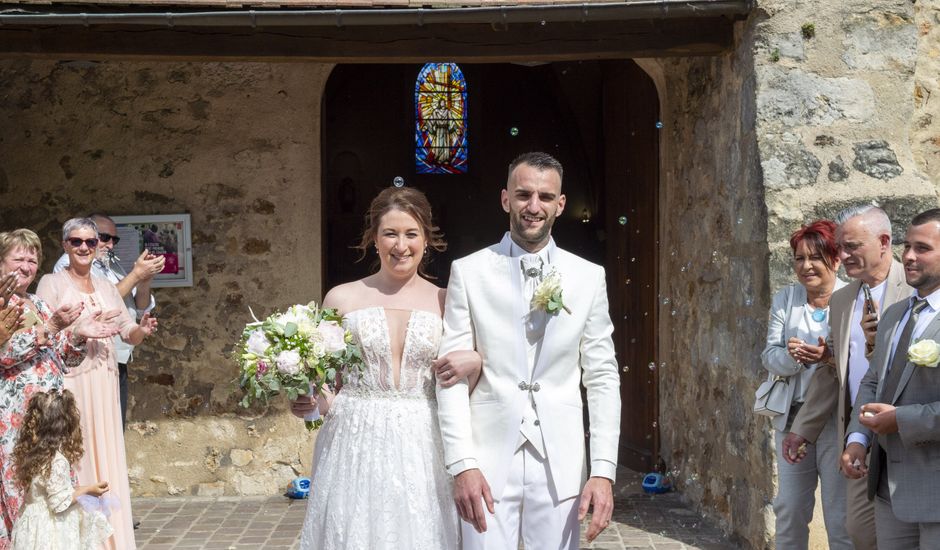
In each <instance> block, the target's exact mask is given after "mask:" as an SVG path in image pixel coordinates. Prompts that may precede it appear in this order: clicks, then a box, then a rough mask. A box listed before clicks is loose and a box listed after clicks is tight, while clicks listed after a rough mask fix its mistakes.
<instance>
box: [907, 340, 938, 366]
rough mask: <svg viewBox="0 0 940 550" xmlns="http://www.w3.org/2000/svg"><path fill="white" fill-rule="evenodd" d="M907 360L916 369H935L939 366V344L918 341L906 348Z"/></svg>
mask: <svg viewBox="0 0 940 550" xmlns="http://www.w3.org/2000/svg"><path fill="white" fill-rule="evenodd" d="M907 359H908V361H910V362H911V363H914V364H915V365H917V366H918V367H929V368H936V367H937V364H940V344H938V343H936V342H934V341H933V340H919V341H918V342H917V343H916V344H914V345H912V346H911V347H909V348H907Z"/></svg>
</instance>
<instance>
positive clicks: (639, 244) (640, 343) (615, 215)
mask: <svg viewBox="0 0 940 550" xmlns="http://www.w3.org/2000/svg"><path fill="white" fill-rule="evenodd" d="M604 65H605V67H604V68H605V71H604V85H603V110H604V151H605V154H604V158H605V160H604V174H605V181H604V188H605V192H604V196H605V199H606V200H605V212H604V218H605V228H606V232H607V235H608V239H607V262H606V267H607V284H608V293H609V296H610V313H611V317H612V319H613V321H614V327H615V328H614V343H615V346H616V348H617V357H618V359H619V361H620V383H621V386H620V396H621V399H622V413H621V417H620V458H619V462H620V463H621V464H623V465H625V466H628V467H630V468H633V469H635V470H640V471H649V470H650V469H651V468H652V467H653V466H654V465H655V463H656V462H657V459H658V451H659V429H658V425H657V422H658V418H659V399H658V376H657V368H656V367H655V366H656V365H658V362H657V353H656V317H657V309H658V308H657V285H656V266H657V264H658V258H657V251H658V246H657V239H658V232H657V227H658V219H657V218H658V216H657V211H658V206H657V193H658V182H659V132H660V129H659V128H658V127H657V125H658V124H657V123H658V121H659V116H660V115H659V99H658V96H657V94H656V87H655V84H654V83H653V81H652V80H651V79H650V78H649V76H647V75H646V73H645V72H643V70H642V69H640V67H639V66H637V65H636V63H634V62H632V61H615V62H607V63H605V64H604Z"/></svg>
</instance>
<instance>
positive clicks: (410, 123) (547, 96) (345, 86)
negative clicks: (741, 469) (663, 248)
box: [322, 60, 661, 470]
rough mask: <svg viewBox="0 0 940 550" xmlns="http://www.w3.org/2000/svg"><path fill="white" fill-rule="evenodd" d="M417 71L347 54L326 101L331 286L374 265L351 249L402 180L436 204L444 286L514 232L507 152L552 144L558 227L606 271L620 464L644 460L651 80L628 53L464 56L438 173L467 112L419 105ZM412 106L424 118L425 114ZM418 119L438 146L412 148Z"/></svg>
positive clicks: (653, 255) (648, 444)
mask: <svg viewBox="0 0 940 550" xmlns="http://www.w3.org/2000/svg"><path fill="white" fill-rule="evenodd" d="M422 68H423V66H422V65H418V64H415V65H411V64H341V65H337V66H336V68H335V69H334V70H333V73H332V74H331V76H330V79H329V81H328V83H327V86H326V91H325V93H324V101H323V111H322V148H323V150H322V152H323V155H322V158H323V178H322V185H323V189H322V197H323V218H322V219H323V220H324V226H323V236H324V244H325V246H324V258H323V263H322V265H323V268H324V281H325V285H324V286H325V288H330V287H332V286H334V285H337V284H339V283H342V282H346V281H350V280H353V279H356V278H360V277H363V276H365V275H366V274H368V273H370V271H371V269H372V263H373V261H374V259H375V256H374V254H371V255H368V254H367V255H366V257H365V258H364V259H363V260H362V261H357V260H358V259H359V256H360V254H359V251H358V250H356V249H353V248H351V247H352V246H353V245H355V244H356V243H357V242H358V236H359V233H360V231H361V229H362V220H363V214H364V213H365V210H366V208H367V207H368V204H369V202H370V201H371V199H372V197H374V196H375V195H376V194H377V193H378V192H379V191H380V190H381V189H382V188H384V187H387V186H389V185H393V184H394V182H396V180H397V181H398V182H399V183H403V184H404V185H407V186H412V187H416V188H418V189H421V190H422V191H424V192H425V193H426V194H427V195H428V197H429V199H430V201H431V204H432V206H433V208H434V214H435V217H436V219H437V222H438V224H439V225H440V226H441V229H442V230H443V232H444V233H445V236H446V239H447V241H448V245H449V247H448V250H447V251H446V252H445V253H443V254H441V255H439V256H438V257H437V258H435V260H434V262H433V263H432V264H431V265H430V269H429V272H430V273H431V275H433V276H435V277H436V278H437V279H436V281H437V283H438V284H440V285H442V286H443V285H446V284H447V278H448V273H449V266H450V262H451V261H452V260H453V259H456V258H459V257H461V256H464V255H466V254H469V253H471V252H473V251H475V250H477V249H479V248H482V247H485V246H488V245H490V244H492V243H494V242H497V241H498V240H499V239H500V238H502V235H503V233H504V232H505V231H507V230H508V221H507V216H506V214H505V213H504V212H503V210H502V208H501V207H500V203H499V194H500V190H501V189H502V188H503V187H504V186H505V183H506V168H507V165H508V164H509V162H510V161H511V160H512V159H513V158H514V157H515V156H516V155H518V154H520V153H523V152H527V151H545V152H547V153H550V154H552V155H553V156H555V157H556V158H558V159H559V160H560V161H561V163H562V164H563V165H564V167H565V177H564V184H563V192H564V193H565V194H566V195H567V200H568V202H567V206H566V209H565V212H564V214H563V215H562V216H561V217H559V219H558V220H557V221H556V224H555V227H554V230H553V233H552V234H553V236H554V237H555V240H556V242H557V243H558V245H559V246H560V247H562V248H565V249H567V250H569V251H571V252H573V253H575V254H578V255H580V256H582V257H584V258H586V259H588V260H590V261H593V262H595V263H598V264H602V265H604V266H605V268H606V269H607V282H608V293H609V298H610V312H611V317H612V319H613V321H614V326H615V332H614V338H615V344H616V348H617V360H618V364H619V367H620V371H621V396H622V399H623V408H622V414H621V448H620V457H619V461H620V462H621V463H622V464H624V465H626V466H629V467H632V468H634V469H638V470H647V469H649V468H650V467H651V466H652V465H653V464H654V463H655V462H656V459H657V458H658V457H657V452H658V445H659V441H658V427H657V425H656V422H657V419H658V410H659V403H658V397H657V396H658V387H657V376H656V369H655V365H656V364H657V357H656V333H655V327H656V322H657V320H656V315H657V309H658V308H657V307H656V302H657V299H656V296H657V285H656V265H657V261H658V259H657V249H658V246H657V244H658V242H657V238H658V237H657V235H658V230H657V228H658V219H657V212H658V206H657V199H658V181H659V154H658V143H659V128H658V126H661V125H658V120H659V103H658V99H657V95H656V89H655V86H654V84H653V82H652V81H651V80H650V78H649V77H648V76H647V75H646V73H644V72H643V71H642V70H641V69H640V68H639V67H638V66H637V65H636V64H635V63H634V62H632V61H629V60H616V61H573V62H555V63H540V64H509V63H503V64H472V63H461V64H460V65H459V70H460V72H461V74H462V77H463V80H464V81H465V83H466V96H465V102H464V103H463V104H462V105H463V106H462V108H461V112H462V113H465V115H466V118H465V126H464V127H463V130H465V136H464V137H465V144H466V150H465V151H455V152H448V153H446V154H445V155H443V156H446V160H447V163H446V164H448V165H449V166H450V168H449V169H447V170H438V171H442V172H449V173H423V172H432V171H434V170H428V169H427V168H428V166H429V165H431V167H432V168H433V165H435V164H440V163H441V159H440V158H435V157H434V147H433V146H434V144H435V135H434V132H435V131H438V132H448V131H450V132H452V133H453V132H456V130H455V126H454V125H456V124H460V123H461V122H460V121H459V120H457V121H451V122H450V123H449V124H450V126H449V127H448V126H446V125H444V124H442V123H440V122H439V121H440V120H441V119H442V118H443V117H441V116H438V115H435V114H434V112H435V111H434V109H435V108H437V107H438V106H437V105H433V104H432V105H428V106H425V107H422V106H421V103H420V101H419V103H418V105H417V107H416V83H418V79H419V74H421V71H422ZM419 88H420V87H419ZM461 101H462V100H461ZM422 109H423V110H422ZM416 115H417V116H424V117H425V118H427V119H428V121H429V122H427V123H425V124H424V125H422V124H418V125H416ZM435 123H436V124H437V125H436V126H435V125H434V124H435ZM422 129H423V130H424V133H423V138H422V139H425V140H426V144H430V145H431V146H432V147H431V149H430V151H431V153H430V155H429V154H428V153H427V151H425V152H424V153H421V152H420V151H418V150H416V139H415V136H416V132H417V133H419V134H421V133H422V131H421V130H422ZM464 153H465V155H464ZM422 155H423V156H422ZM422 167H423V168H422Z"/></svg>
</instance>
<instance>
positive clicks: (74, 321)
mask: <svg viewBox="0 0 940 550" xmlns="http://www.w3.org/2000/svg"><path fill="white" fill-rule="evenodd" d="M41 262H42V243H41V242H40V241H39V236H38V235H36V234H35V233H33V232H32V231H30V230H29V229H17V230H15V231H10V232H8V233H0V297H3V298H4V301H5V302H6V301H7V300H8V301H9V306H10V307H11V308H15V312H16V316H15V317H12V318H10V317H4V322H5V323H7V324H8V326H7V325H5V327H4V328H5V329H6V331H8V332H10V333H11V334H10V337H9V339H8V340H7V341H6V342H5V343H3V344H0V550H4V549H7V548H9V547H10V535H11V534H12V529H13V522H14V521H15V519H16V517H17V514H18V512H19V510H20V506H21V505H22V503H23V495H22V493H21V491H20V489H19V487H18V486H17V485H16V481H15V476H14V475H13V471H12V468H13V462H12V454H11V453H12V452H13V445H14V444H15V443H16V438H17V436H18V434H19V429H20V426H21V424H22V422H23V415H24V414H25V412H26V405H27V403H28V402H29V399H30V397H32V395H33V394H35V393H37V392H44V391H48V390H51V389H59V388H62V384H63V380H62V376H63V374H64V373H65V372H67V371H68V369H69V368H73V367H77V366H78V365H79V363H81V362H82V359H84V357H85V349H86V347H87V345H88V344H87V342H92V341H94V340H87V341H86V339H89V338H107V339H108V340H110V337H111V335H113V334H114V333H115V331H116V327H114V326H113V325H112V324H111V323H108V322H102V321H100V320H99V318H95V317H93V316H87V315H86V316H85V317H81V318H80V314H81V313H82V306H81V304H80V303H79V302H77V301H75V302H62V303H61V304H59V305H58V309H56V310H55V311H53V307H56V306H52V305H49V304H47V303H46V302H45V301H44V300H42V299H41V298H39V297H38V296H36V295H34V294H28V293H27V292H26V289H27V288H29V286H30V285H31V284H32V283H33V280H34V279H35V278H36V272H37V270H38V269H39V264H40V263H41Z"/></svg>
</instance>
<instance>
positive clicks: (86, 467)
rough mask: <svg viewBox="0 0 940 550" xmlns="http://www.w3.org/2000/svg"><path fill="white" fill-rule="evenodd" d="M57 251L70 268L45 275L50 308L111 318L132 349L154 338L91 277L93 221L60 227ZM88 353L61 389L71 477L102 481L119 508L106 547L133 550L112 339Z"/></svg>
mask: <svg viewBox="0 0 940 550" xmlns="http://www.w3.org/2000/svg"><path fill="white" fill-rule="evenodd" d="M62 246H63V248H64V249H65V252H66V254H68V257H69V267H68V268H66V269H64V270H63V271H61V272H59V273H53V274H51V275H45V276H44V277H43V278H42V279H41V280H40V281H39V288H38V289H37V291H36V293H37V294H38V295H39V296H41V297H42V298H43V299H44V300H46V301H47V302H49V303H50V304H55V305H58V304H63V303H81V304H82V306H83V312H82V317H86V316H90V315H104V316H108V317H113V319H114V321H115V324H116V325H117V326H118V328H119V332H118V334H120V336H121V339H122V340H124V341H125V342H127V343H129V344H132V345H137V344H139V343H140V342H141V341H143V339H144V338H146V337H147V336H149V335H150V334H153V332H154V331H155V330H156V328H157V320H156V319H154V318H152V317H150V315H149V314H144V316H143V318H141V320H140V324H137V323H135V322H134V320H133V319H131V317H130V315H128V313H127V309H126V308H125V307H124V300H123V299H122V298H121V295H120V293H119V292H118V290H117V287H115V286H114V283H112V282H111V281H108V280H107V279H103V278H101V277H98V276H97V275H94V274H93V273H92V271H91V266H92V262H93V261H94V259H95V255H96V253H97V246H98V227H97V226H96V225H95V222H94V221H92V220H90V219H88V218H74V219H71V220H69V221H67V222H65V225H64V226H63V228H62ZM87 348H88V353H87V356H86V358H85V360H84V361H83V362H82V363H81V365H79V366H78V367H77V368H74V369H72V370H71V371H69V372H68V373H67V374H66V375H65V388H66V389H69V390H71V392H72V393H74V394H75V399H76V401H77V402H78V408H79V412H80V413H81V418H82V421H81V425H82V433H83V434H84V439H85V442H86V443H85V454H84V455H83V456H82V459H81V460H80V461H79V463H78V465H77V469H76V473H77V474H78V482H79V485H91V484H94V483H97V480H98V479H107V480H108V482H109V483H110V484H111V494H112V495H113V496H114V497H115V498H117V499H118V500H119V501H120V507H119V508H118V509H117V510H114V511H112V513H111V517H110V520H111V525H112V527H114V536H113V537H111V538H110V539H108V543H107V545H106V546H107V547H108V548H111V549H113V550H117V549H120V550H131V549H133V548H136V543H135V541H134V528H133V525H132V522H131V499H130V486H129V485H128V480H127V459H126V457H125V455H124V433H123V430H122V428H121V406H120V402H119V398H118V366H117V359H116V357H117V356H116V354H115V352H114V341H113V339H111V338H108V339H106V340H94V341H90V342H89V343H88V344H87Z"/></svg>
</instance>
